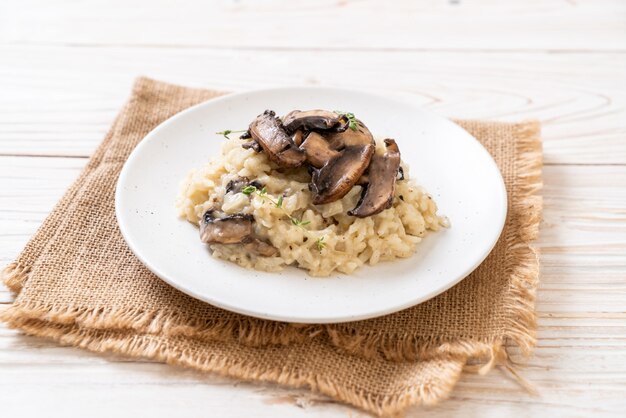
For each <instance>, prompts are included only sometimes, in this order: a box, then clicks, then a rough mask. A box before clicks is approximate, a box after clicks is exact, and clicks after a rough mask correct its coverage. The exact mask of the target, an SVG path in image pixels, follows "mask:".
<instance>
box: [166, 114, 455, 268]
mask: <svg viewBox="0 0 626 418" xmlns="http://www.w3.org/2000/svg"><path fill="white" fill-rule="evenodd" d="M287 116H289V115H287ZM272 117H274V115H273V113H272ZM286 118H287V117H284V118H282V121H281V119H278V118H276V119H277V121H278V123H280V124H281V125H280V126H283V125H282V124H285V125H286V123H285V119H286ZM354 120H355V119H351V121H350V122H346V123H353V121H354ZM357 123H360V124H361V126H363V127H364V125H362V122H360V121H358V120H357ZM251 128H252V125H251ZM308 128H311V124H310V123H309V124H308V125H307V124H304V126H299V127H298V131H302V130H305V131H306V130H309V131H310V132H309V133H308V136H310V135H311V132H316V131H315V130H313V129H314V128H313V129H308ZM281 129H282V128H281ZM322 129H328V128H325V127H324V128H322ZM334 129H336V128H334ZM364 129H366V128H364ZM350 130H353V128H347V129H346V131H347V132H349V131H350ZM292 131H293V130H292ZM249 132H250V131H248V133H246V134H244V135H243V138H244V139H236V138H233V137H230V138H229V139H228V140H226V139H224V144H223V147H222V151H221V155H219V156H217V157H216V158H214V159H212V160H211V161H210V162H208V163H207V164H206V165H205V166H204V167H201V168H198V169H196V170H193V171H192V172H191V173H189V174H188V176H187V177H186V178H185V180H184V181H183V183H182V187H181V193H180V196H179V198H178V200H177V208H178V210H179V213H180V216H181V217H182V218H184V219H186V220H187V221H189V222H191V223H193V224H194V225H198V226H200V227H201V238H202V241H203V242H205V243H207V244H208V245H209V247H210V249H211V251H212V254H213V256H215V257H219V258H222V259H225V260H229V261H232V262H235V263H237V264H239V265H241V266H243V267H247V268H253V269H259V270H264V271H277V270H281V269H283V268H284V267H285V266H290V265H293V266H296V267H299V268H302V269H305V270H307V271H308V272H309V274H311V275H313V276H328V275H330V274H331V273H333V272H341V273H345V274H350V273H352V272H354V271H355V270H356V269H358V268H359V267H361V266H362V265H364V264H366V263H367V264H370V265H373V264H377V263H379V262H381V261H388V260H393V259H395V258H404V257H410V256H411V255H412V254H413V253H414V252H415V251H416V247H417V245H418V244H419V243H420V241H421V240H422V239H423V237H424V236H425V235H426V234H427V233H428V231H437V230H439V229H440V228H442V227H447V226H448V220H447V219H446V218H445V217H442V216H439V215H438V214H437V206H436V203H435V202H434V200H433V199H432V197H431V196H430V195H428V193H426V192H425V191H424V190H423V189H422V188H421V187H420V186H418V185H416V184H415V183H414V182H413V180H411V179H410V177H409V168H408V167H407V165H406V164H404V163H401V162H400V157H399V152H398V153H397V155H395V154H394V156H395V157H397V163H396V165H395V166H393V164H391V165H390V164H387V165H385V162H388V161H387V160H390V158H387V156H389V155H391V153H392V151H390V150H391V149H392V148H393V147H396V148H395V149H396V150H397V146H396V145H395V142H393V140H385V141H381V140H376V141H374V140H373V138H372V140H371V144H372V150H371V155H370V157H369V160H368V161H367V164H368V165H367V167H369V170H368V169H367V168H366V169H365V171H361V173H362V174H359V175H358V177H359V179H356V180H354V184H348V186H349V187H347V186H346V185H345V184H343V183H345V182H346V178H345V175H346V174H345V172H346V170H348V171H349V170H351V169H353V168H354V167H356V166H357V165H358V162H356V163H355V162H350V164H351V165H349V166H346V165H345V164H347V163H345V162H344V163H343V164H344V165H339V162H336V160H337V159H339V158H340V155H339V153H343V154H345V153H347V152H349V151H348V148H349V146H351V143H348V145H347V146H346V145H345V144H344V148H343V149H342V148H341V147H336V151H335V152H336V153H337V154H333V155H331V156H330V157H328V159H329V161H330V160H332V161H334V163H335V164H337V165H336V166H335V167H333V168H332V170H329V173H326V174H325V173H324V171H323V170H324V168H323V166H324V165H328V164H329V162H328V161H320V162H318V163H317V164H315V161H314V160H315V156H313V157H312V156H311V155H309V154H307V152H304V154H306V156H305V159H303V161H305V162H304V163H301V164H292V166H291V167H285V164H282V162H281V161H280V160H277V158H276V156H275V155H274V156H272V155H271V148H266V147H265V144H261V145H263V147H259V146H253V145H254V144H250V142H251V141H249V139H250V137H251V138H252V140H253V141H254V140H256V141H257V142H260V141H259V139H258V137H256V136H255V135H254V131H253V134H252V135H250V134H249ZM287 132H289V131H287ZM355 132H356V130H355ZM368 132H369V131H368ZM296 134H297V133H296ZM290 135H291V134H290ZM294 135H295V134H293V135H292V136H289V138H293V136H294ZM335 135H339V134H335ZM224 136H226V135H224ZM329 138H330V137H329V136H328V135H326V136H324V140H325V141H326V140H328V142H329V143H332V138H330V139H329ZM291 140H292V141H293V149H296V150H298V149H301V148H303V149H304V148H306V147H303V145H305V143H306V142H307V141H309V140H308V139H303V138H296V139H295V140H294V139H291ZM316 140H319V138H318V139H316ZM390 141H391V142H390ZM285 149H286V148H285ZM263 151H266V152H263ZM281 152H283V154H285V151H284V150H282V151H281ZM350 152H351V151H350ZM317 154H319V153H317ZM317 154H316V155H317ZM343 154H342V155H343ZM356 154H358V155H359V156H362V155H363V152H361V151H358V152H357V151H355V155H356ZM295 155H296V158H300V157H299V155H300V154H295ZM317 156H318V157H319V155H317ZM288 157H289V158H292V156H288ZM323 157H324V156H322V157H320V158H322V159H323ZM345 158H347V157H345ZM386 158H387V159H386ZM292 159H294V158H292ZM311 161H313V162H311ZM350 161H352V160H350ZM376 161H379V163H378V164H379V165H380V167H382V168H381V169H380V170H383V171H384V167H392V168H391V169H393V170H394V172H393V173H392V175H387V178H388V180H387V183H388V184H387V185H391V186H390V187H391V188H389V187H386V186H385V184H384V181H382V180H376V178H375V177H374V174H375V173H373V172H372V171H373V170H374V167H375V164H377V163H376ZM346 167H347V168H346ZM340 169H344V172H342V173H343V174H342V176H343V177H339V174H337V172H338V171H340ZM354 170H356V171H355V173H356V174H358V170H359V168H358V167H357V168H354ZM397 172H399V174H397ZM325 175H326V176H327V177H326V178H322V177H323V176H325ZM316 176H317V177H316ZM329 176H330V177H329ZM390 176H393V177H392V178H391V177H390ZM335 177H336V178H337V179H338V180H337V181H336V182H335V183H332V185H331V186H329V185H328V184H329V183H330V182H332V181H331V180H333V179H335ZM316 180H317V181H318V184H314V183H315V181H316ZM341 182H343V183H341ZM375 182H377V183H376V184H379V185H380V186H379V187H378V188H377V187H376V184H374V183H375ZM339 183H341V184H339ZM337 184H339V186H338V185H337ZM344 186H346V187H344ZM383 186H385V187H386V188H385V187H383ZM333 187H335V189H336V188H337V187H344V190H342V191H341V192H339V193H336V191H335V190H334V189H333V190H331V191H330V192H328V193H327V194H326V195H324V193H326V191H328V190H330V189H332V188H333ZM329 188H330V189H329ZM368 188H370V190H369V192H368V190H367V189H368ZM320 190H321V191H320ZM384 193H389V196H388V197H384V196H383V197H382V198H381V196H382V195H384ZM328 194H334V196H332V197H328V196H327V195H328ZM381 199H382V200H381ZM383 200H384V201H383ZM320 201H321V202H320ZM379 201H380V202H379ZM368 205H369V206H368Z"/></svg>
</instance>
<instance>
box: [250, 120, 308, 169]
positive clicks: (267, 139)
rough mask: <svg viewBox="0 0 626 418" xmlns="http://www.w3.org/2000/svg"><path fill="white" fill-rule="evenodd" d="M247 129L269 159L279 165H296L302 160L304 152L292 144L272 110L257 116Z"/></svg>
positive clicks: (286, 166)
mask: <svg viewBox="0 0 626 418" xmlns="http://www.w3.org/2000/svg"><path fill="white" fill-rule="evenodd" d="M249 131H250V135H251V136H252V139H254V140H255V141H256V142H257V143H258V144H259V145H261V147H262V148H263V150H264V151H265V152H266V153H267V155H268V157H269V158H270V160H272V161H274V162H275V163H276V164H278V165H279V166H280V167H285V168H292V167H298V166H300V165H302V163H303V162H304V159H305V156H304V153H303V152H302V151H301V150H299V149H298V148H297V147H296V146H295V145H294V143H293V141H292V140H291V138H290V137H289V135H287V132H285V130H284V129H283V126H282V124H281V122H280V119H278V118H277V117H276V113H274V112H273V111H271V110H266V111H265V112H263V113H262V114H260V115H259V116H257V117H256V118H255V119H254V120H253V121H252V123H251V124H250V127H249Z"/></svg>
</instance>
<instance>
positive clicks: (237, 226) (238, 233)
mask: <svg viewBox="0 0 626 418" xmlns="http://www.w3.org/2000/svg"><path fill="white" fill-rule="evenodd" d="M213 214H214V211H213V210H209V211H207V212H205V214H204V216H203V217H202V220H201V221H200V240H201V241H202V242H204V243H205V244H239V243H241V242H244V241H245V240H246V239H247V238H248V237H249V236H250V235H251V234H252V233H253V232H254V231H253V227H252V222H253V221H254V217H253V216H252V215H244V214H236V215H230V216H226V217H224V218H215V217H214V216H213Z"/></svg>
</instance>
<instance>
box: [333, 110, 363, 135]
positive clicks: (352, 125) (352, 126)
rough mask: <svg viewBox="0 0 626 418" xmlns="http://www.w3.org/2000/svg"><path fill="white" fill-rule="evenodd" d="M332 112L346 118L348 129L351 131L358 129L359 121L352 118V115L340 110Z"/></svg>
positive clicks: (354, 117)
mask: <svg viewBox="0 0 626 418" xmlns="http://www.w3.org/2000/svg"><path fill="white" fill-rule="evenodd" d="M333 112H335V113H336V114H338V115H343V116H345V117H347V118H348V128H350V129H352V130H353V131H356V130H357V128H358V127H359V121H358V120H357V119H356V116H354V113H352V112H344V111H341V110H333Z"/></svg>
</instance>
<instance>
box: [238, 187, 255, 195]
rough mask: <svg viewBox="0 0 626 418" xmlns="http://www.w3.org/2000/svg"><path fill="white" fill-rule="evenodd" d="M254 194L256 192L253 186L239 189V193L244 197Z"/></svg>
mask: <svg viewBox="0 0 626 418" xmlns="http://www.w3.org/2000/svg"><path fill="white" fill-rule="evenodd" d="M254 192H256V187H254V186H246V187H244V188H243V189H241V193H243V194H245V195H246V196H250V195H251V194H252V193H254Z"/></svg>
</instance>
